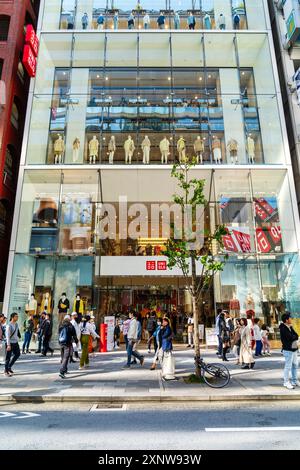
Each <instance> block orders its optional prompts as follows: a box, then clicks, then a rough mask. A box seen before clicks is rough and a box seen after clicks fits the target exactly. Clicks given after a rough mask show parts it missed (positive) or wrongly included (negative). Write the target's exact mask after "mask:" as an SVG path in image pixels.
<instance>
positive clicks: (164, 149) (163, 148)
mask: <svg viewBox="0 0 300 470" xmlns="http://www.w3.org/2000/svg"><path fill="white" fill-rule="evenodd" d="M159 149H160V153H161V163H168V156H169V155H170V142H169V141H168V139H167V137H164V138H163V140H161V141H160V143H159Z"/></svg>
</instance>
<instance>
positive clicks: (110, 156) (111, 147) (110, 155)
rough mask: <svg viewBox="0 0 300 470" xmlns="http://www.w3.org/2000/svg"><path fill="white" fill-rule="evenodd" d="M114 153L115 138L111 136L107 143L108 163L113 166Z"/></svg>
mask: <svg viewBox="0 0 300 470" xmlns="http://www.w3.org/2000/svg"><path fill="white" fill-rule="evenodd" d="M115 151H116V139H115V136H114V135H112V136H111V138H110V141H109V142H108V163H109V164H110V165H113V163H114V155H115Z"/></svg>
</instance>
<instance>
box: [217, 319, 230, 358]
mask: <svg viewBox="0 0 300 470" xmlns="http://www.w3.org/2000/svg"><path fill="white" fill-rule="evenodd" d="M225 315H229V314H228V312H227V311H226V310H223V311H222V314H221V317H220V321H219V331H220V337H221V339H222V360H223V361H226V362H227V361H228V359H227V357H226V354H227V352H228V351H229V350H230V347H231V344H230V331H229V327H228V326H227V324H226V320H225Z"/></svg>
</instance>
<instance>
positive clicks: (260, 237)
mask: <svg viewBox="0 0 300 470" xmlns="http://www.w3.org/2000/svg"><path fill="white" fill-rule="evenodd" d="M256 240H257V247H258V251H259V253H270V251H271V248H272V247H271V245H270V243H269V240H268V238H267V235H266V234H265V233H264V231H263V229H261V228H257V229H256Z"/></svg>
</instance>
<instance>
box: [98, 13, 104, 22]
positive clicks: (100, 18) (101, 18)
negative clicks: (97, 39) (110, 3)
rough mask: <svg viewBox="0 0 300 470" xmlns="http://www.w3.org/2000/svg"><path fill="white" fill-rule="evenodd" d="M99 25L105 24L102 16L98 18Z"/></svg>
mask: <svg viewBox="0 0 300 470" xmlns="http://www.w3.org/2000/svg"><path fill="white" fill-rule="evenodd" d="M97 23H98V24H103V23H104V17H103V16H102V15H99V16H98V18H97Z"/></svg>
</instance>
